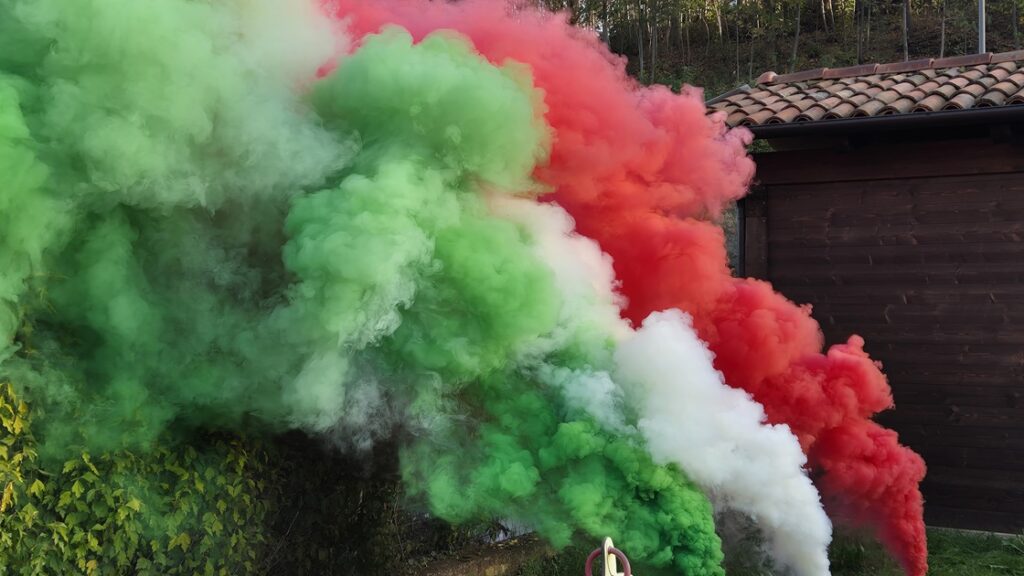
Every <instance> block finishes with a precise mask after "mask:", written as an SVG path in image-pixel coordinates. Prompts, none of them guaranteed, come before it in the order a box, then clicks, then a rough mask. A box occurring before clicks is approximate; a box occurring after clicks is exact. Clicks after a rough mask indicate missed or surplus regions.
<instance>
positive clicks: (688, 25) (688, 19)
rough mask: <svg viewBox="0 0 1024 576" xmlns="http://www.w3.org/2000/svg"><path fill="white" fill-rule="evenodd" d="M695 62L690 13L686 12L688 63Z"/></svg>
mask: <svg viewBox="0 0 1024 576" xmlns="http://www.w3.org/2000/svg"><path fill="white" fill-rule="evenodd" d="M691 62H693V56H692V55H691V54H690V11H689V10H687V11H686V63H687V64H689V63H691Z"/></svg>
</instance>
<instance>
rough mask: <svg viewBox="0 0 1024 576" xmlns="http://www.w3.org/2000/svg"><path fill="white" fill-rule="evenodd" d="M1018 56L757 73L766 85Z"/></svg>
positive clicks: (1018, 54) (1018, 53)
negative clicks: (781, 72)
mask: <svg viewBox="0 0 1024 576" xmlns="http://www.w3.org/2000/svg"><path fill="white" fill-rule="evenodd" d="M1017 60H1024V50H1011V51H1009V52H996V53H993V52H985V53H982V54H965V55H962V56H946V57H945V58H920V59H916V60H904V61H902V62H889V63H879V64H858V65H856V66H845V67H842V68H811V69H809V70H800V71H797V72H790V73H785V74H778V73H776V72H775V71H773V70H768V71H766V72H763V73H762V74H761V75H760V76H758V77H757V81H756V82H755V85H757V86H766V85H771V84H787V83H790V82H806V81H808V80H828V79H835V78H847V77H853V76H864V75H871V74H896V73H906V72H919V71H921V70H931V69H939V68H962V67H967V66H977V65H979V64H999V63H1002V62H1011V61H1017Z"/></svg>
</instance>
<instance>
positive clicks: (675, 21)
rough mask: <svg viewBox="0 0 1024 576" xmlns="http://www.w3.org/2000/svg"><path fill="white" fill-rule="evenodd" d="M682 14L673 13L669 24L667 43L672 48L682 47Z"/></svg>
mask: <svg viewBox="0 0 1024 576" xmlns="http://www.w3.org/2000/svg"><path fill="white" fill-rule="evenodd" d="M682 20H683V15H682V14H673V15H672V16H671V21H670V24H669V32H668V45H669V47H670V48H672V49H674V50H681V49H682V48H683V27H682Z"/></svg>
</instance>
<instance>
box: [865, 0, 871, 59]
mask: <svg viewBox="0 0 1024 576" xmlns="http://www.w3.org/2000/svg"><path fill="white" fill-rule="evenodd" d="M864 1H865V2H867V4H868V21H867V25H866V26H865V32H864V54H865V55H867V53H868V52H870V51H871V0H864Z"/></svg>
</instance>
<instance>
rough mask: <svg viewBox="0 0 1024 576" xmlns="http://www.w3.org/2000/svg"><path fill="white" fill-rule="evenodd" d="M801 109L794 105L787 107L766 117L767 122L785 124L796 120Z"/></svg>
mask: <svg viewBox="0 0 1024 576" xmlns="http://www.w3.org/2000/svg"><path fill="white" fill-rule="evenodd" d="M800 112H801V110H800V109H799V108H796V107H789V108H786V109H785V110H783V111H781V112H779V113H778V114H776V115H775V116H772V117H771V118H769V119H768V123H769V124H785V123H787V122H792V121H793V120H796V117H797V116H799V115H800Z"/></svg>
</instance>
